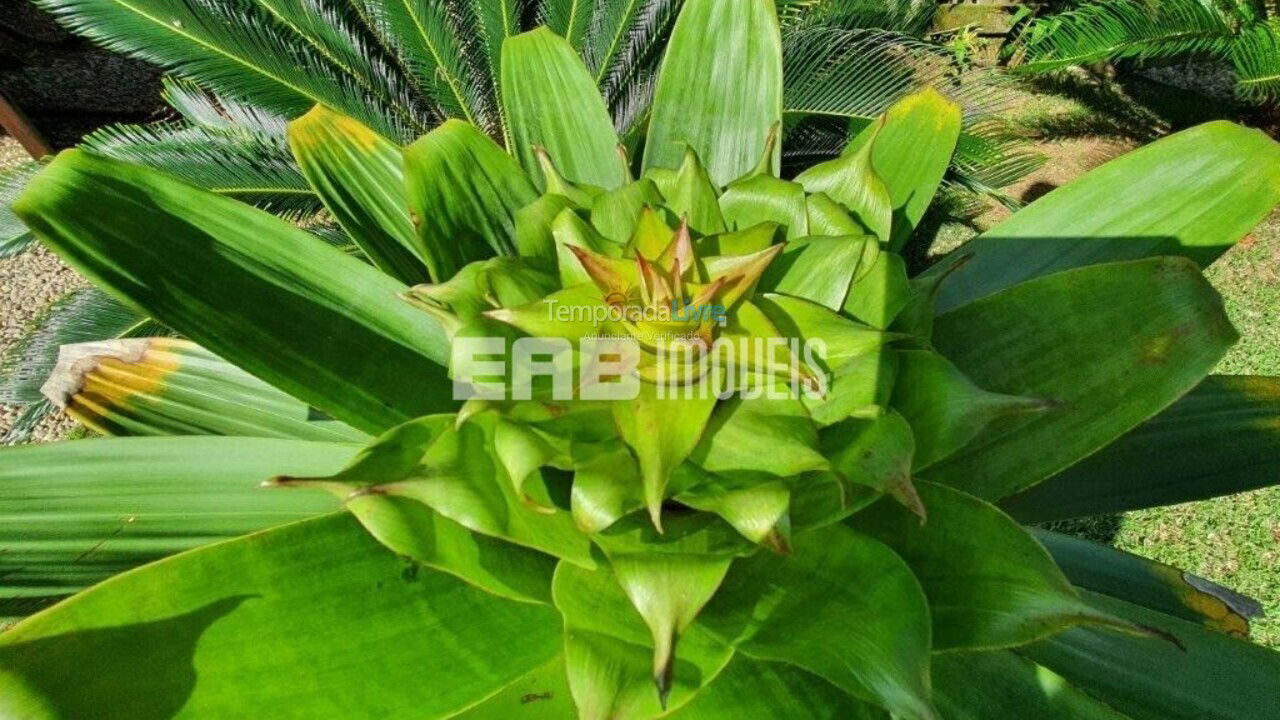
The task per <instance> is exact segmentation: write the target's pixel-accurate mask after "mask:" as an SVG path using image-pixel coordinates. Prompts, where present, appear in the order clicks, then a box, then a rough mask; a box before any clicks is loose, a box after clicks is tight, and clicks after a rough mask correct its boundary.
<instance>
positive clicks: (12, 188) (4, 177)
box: [0, 161, 42, 259]
mask: <svg viewBox="0 0 1280 720" xmlns="http://www.w3.org/2000/svg"><path fill="white" fill-rule="evenodd" d="M41 167H42V166H41V165H40V163H38V162H34V161H32V162H25V163H22V164H21V165H18V166H17V167H14V168H10V169H9V170H6V171H5V172H3V173H0V259H3V258H7V257H13V256H14V255H17V254H18V253H20V252H22V251H23V250H26V249H27V248H28V247H30V246H31V244H32V243H33V242H35V236H34V235H32V234H31V231H30V230H28V229H27V226H26V225H24V224H23V222H22V221H21V220H19V219H18V216H17V215H14V214H13V211H12V210H10V209H9V206H11V205H13V203H14V201H15V200H17V199H18V195H19V194H21V193H22V189H23V188H24V187H26V186H27V181H28V180H30V179H31V178H32V177H35V174H36V173H37V172H39V171H40V168H41Z"/></svg>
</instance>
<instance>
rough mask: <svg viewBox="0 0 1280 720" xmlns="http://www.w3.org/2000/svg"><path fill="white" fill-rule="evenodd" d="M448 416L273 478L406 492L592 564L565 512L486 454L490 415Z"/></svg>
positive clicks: (462, 518)
mask: <svg viewBox="0 0 1280 720" xmlns="http://www.w3.org/2000/svg"><path fill="white" fill-rule="evenodd" d="M455 423H456V419H455V417H454V416H452V415H432V416H428V417H423V418H419V419H418V420H414V421H412V422H408V423H405V424H403V425H400V426H397V427H395V428H392V429H391V430H388V431H387V432H386V433H384V434H383V435H382V436H381V437H379V438H377V439H376V440H374V441H373V443H372V444H370V445H369V446H368V447H367V448H365V449H364V450H363V451H362V452H361V453H360V454H359V455H358V456H357V457H356V458H355V459H354V460H353V461H352V462H351V463H350V464H349V465H348V466H347V467H346V468H343V470H342V471H341V472H339V473H337V474H334V475H332V476H328V477H281V478H277V479H276V484H278V485H281V486H293V487H302V488H306V487H316V488H320V489H324V490H328V491H330V492H333V493H335V494H336V495H338V496H339V497H342V498H351V497H352V495H353V494H354V495H365V494H370V493H374V494H378V495H383V496H388V497H398V498H405V499H409V500H413V501H416V502H418V503H421V504H422V505H424V506H426V507H429V508H431V509H432V510H435V511H436V512H438V513H440V514H441V515H443V516H445V517H446V518H449V519H450V520H452V521H454V522H456V523H458V524H459V525H462V526H464V527H466V528H468V529H470V530H472V531H474V532H477V533H481V534H484V535H489V536H491V537H496V538H500V539H502V540H506V541H507V542H512V543H516V544H519V545H522V546H524V547H527V548H531V549H534V550H539V551H541V552H545V553H548V554H550V555H554V556H556V557H562V558H566V559H568V560H570V561H571V562H574V563H577V564H580V565H583V566H585V567H593V566H594V565H595V561H594V560H592V559H591V555H590V541H588V540H587V538H586V537H585V536H583V535H582V533H580V532H578V530H577V529H576V528H575V527H574V526H573V521H572V520H571V519H570V517H569V513H566V512H559V511H551V510H552V508H551V503H550V501H549V500H546V498H545V497H539V498H538V499H539V500H543V501H544V502H541V503H538V504H540V505H542V506H543V507H534V504H535V503H533V502H529V501H528V499H527V498H526V497H524V496H523V495H522V494H521V492H520V489H518V488H517V487H516V484H515V482H513V480H512V478H511V477H510V476H508V475H507V473H506V470H505V469H504V468H503V467H502V465H501V464H500V463H499V462H498V461H497V460H496V458H494V457H493V452H492V448H493V447H494V431H495V428H494V422H493V418H492V417H491V416H478V417H475V418H472V419H471V420H468V421H467V422H466V423H464V424H461V425H460V426H458V427H454V425H455ZM533 484H534V483H533V482H527V483H526V487H529V488H532V485H533ZM387 516H388V517H389V518H390V519H391V520H392V521H393V522H395V523H402V522H404V521H403V520H402V519H401V518H399V517H397V516H394V515H393V514H390V513H388V514H387ZM362 519H363V518H362Z"/></svg>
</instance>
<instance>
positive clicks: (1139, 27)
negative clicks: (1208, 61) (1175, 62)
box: [1015, 0, 1236, 71]
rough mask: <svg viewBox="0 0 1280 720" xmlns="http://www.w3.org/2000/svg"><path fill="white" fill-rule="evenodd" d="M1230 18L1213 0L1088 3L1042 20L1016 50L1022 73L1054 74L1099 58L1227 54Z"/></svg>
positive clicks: (1232, 28) (1233, 31)
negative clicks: (1050, 72) (1059, 69)
mask: <svg viewBox="0 0 1280 720" xmlns="http://www.w3.org/2000/svg"><path fill="white" fill-rule="evenodd" d="M1235 37H1236V27H1235V24H1234V22H1233V19H1232V18H1231V17H1230V16H1229V15H1228V14H1226V13H1224V12H1223V11H1222V10H1221V9H1220V8H1219V7H1218V6H1217V4H1216V3H1214V2H1213V1H1212V0H1159V1H1158V2H1157V1H1153V0H1092V1H1091V2H1088V3H1086V4H1084V5H1081V6H1080V7H1077V8H1075V9H1072V10H1068V11H1066V12H1062V13H1058V14H1055V15H1048V16H1045V17H1042V18H1040V19H1038V20H1036V21H1035V22H1033V23H1032V24H1031V26H1030V27H1028V28H1027V31H1026V33H1025V34H1024V35H1023V36H1022V38H1021V39H1020V41H1019V46H1018V47H1017V48H1016V49H1015V57H1017V58H1018V60H1019V62H1018V65H1019V67H1020V69H1022V70H1025V71H1045V70H1054V69H1058V68H1063V67H1069V66H1071V65H1081V64H1085V63H1090V62H1094V61H1097V60H1118V59H1122V58H1139V59H1146V58H1161V57H1172V56H1175V55H1185V54H1191V53H1210V54H1215V55H1219V56H1222V55H1226V54H1228V53H1229V52H1230V48H1231V45H1232V44H1233V41H1234V40H1235Z"/></svg>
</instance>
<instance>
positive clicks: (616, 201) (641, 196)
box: [591, 178, 663, 245]
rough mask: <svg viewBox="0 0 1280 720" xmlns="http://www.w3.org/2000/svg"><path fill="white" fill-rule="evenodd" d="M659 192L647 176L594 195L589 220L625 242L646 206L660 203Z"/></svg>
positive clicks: (607, 234)
mask: <svg viewBox="0 0 1280 720" xmlns="http://www.w3.org/2000/svg"><path fill="white" fill-rule="evenodd" d="M662 202H663V200H662V194H661V193H659V192H658V186H657V185H654V184H653V181H652V180H650V179H648V178H641V179H639V180H636V181H635V182H630V183H627V184H626V185H623V186H622V187H620V188H617V189H616V190H609V191H607V192H604V193H601V194H599V195H597V196H596V197H595V198H594V199H592V201H591V224H592V225H593V226H595V229H596V230H598V231H599V232H600V234H601V235H603V236H605V237H606V238H608V239H609V240H612V241H613V242H615V243H617V244H619V245H625V244H627V242H628V241H630V240H631V236H632V234H634V233H635V230H636V225H637V224H638V223H639V222H640V213H641V212H642V211H643V210H644V208H645V206H650V207H661V205H662Z"/></svg>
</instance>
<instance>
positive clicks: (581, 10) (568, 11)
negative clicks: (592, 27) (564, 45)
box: [538, 0, 592, 48]
mask: <svg viewBox="0 0 1280 720" xmlns="http://www.w3.org/2000/svg"><path fill="white" fill-rule="evenodd" d="M591 16H592V3H591V2H589V0H541V2H540V3H539V8H538V19H539V20H540V21H541V22H543V23H544V24H546V26H547V27H548V28H550V29H551V30H552V31H553V32H554V33H556V34H557V35H559V36H561V37H563V38H565V40H567V41H568V42H569V44H570V45H572V46H573V47H574V48H579V47H582V42H583V40H584V38H585V37H586V34H587V30H588V26H589V24H590V22H591Z"/></svg>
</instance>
